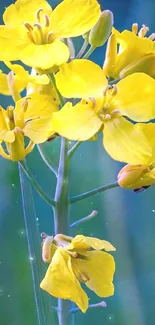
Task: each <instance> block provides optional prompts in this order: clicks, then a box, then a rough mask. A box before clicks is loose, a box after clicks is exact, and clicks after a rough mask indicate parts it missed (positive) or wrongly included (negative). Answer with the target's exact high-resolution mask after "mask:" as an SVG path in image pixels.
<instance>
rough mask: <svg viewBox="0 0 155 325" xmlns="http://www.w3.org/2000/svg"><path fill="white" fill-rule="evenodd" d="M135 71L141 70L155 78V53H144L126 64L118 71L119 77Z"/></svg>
mask: <svg viewBox="0 0 155 325" xmlns="http://www.w3.org/2000/svg"><path fill="white" fill-rule="evenodd" d="M135 72H143V73H146V74H148V75H149V76H151V77H153V78H155V54H153V53H150V54H146V55H144V56H143V57H142V58H141V59H140V60H138V61H134V62H132V63H131V64H129V65H127V66H126V67H125V68H124V69H123V70H122V71H121V72H120V77H121V78H124V77H126V76H128V75H130V74H132V73H135Z"/></svg>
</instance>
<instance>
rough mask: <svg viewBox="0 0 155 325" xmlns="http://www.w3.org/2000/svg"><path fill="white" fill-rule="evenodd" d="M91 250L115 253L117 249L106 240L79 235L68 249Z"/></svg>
mask: <svg viewBox="0 0 155 325" xmlns="http://www.w3.org/2000/svg"><path fill="white" fill-rule="evenodd" d="M90 248H93V249H96V250H101V249H105V250H106V251H115V250H116V249H115V247H114V246H113V245H111V244H110V243H109V242H108V241H106V240H101V239H98V238H94V237H85V236H83V235H77V236H75V237H74V238H73V240H72V242H71V244H70V245H69V247H67V249H68V250H69V249H75V250H88V249H90Z"/></svg>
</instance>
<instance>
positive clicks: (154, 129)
mask: <svg viewBox="0 0 155 325" xmlns="http://www.w3.org/2000/svg"><path fill="white" fill-rule="evenodd" d="M135 127H136V128H138V129H139V130H141V131H142V132H143V133H144V134H145V136H146V138H147V140H148V142H149V143H150V146H151V149H152V155H151V157H150V161H149V163H151V162H153V161H155V124H154V123H148V124H145V123H137V124H136V126H135Z"/></svg>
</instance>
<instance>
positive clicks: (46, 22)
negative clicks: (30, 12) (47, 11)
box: [44, 15, 50, 27]
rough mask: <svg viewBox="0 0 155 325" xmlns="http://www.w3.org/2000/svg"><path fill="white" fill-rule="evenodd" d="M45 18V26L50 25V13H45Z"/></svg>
mask: <svg viewBox="0 0 155 325" xmlns="http://www.w3.org/2000/svg"><path fill="white" fill-rule="evenodd" d="M44 18H45V27H49V26H50V19H49V17H48V15H44Z"/></svg>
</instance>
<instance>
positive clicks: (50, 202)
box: [19, 160, 55, 207]
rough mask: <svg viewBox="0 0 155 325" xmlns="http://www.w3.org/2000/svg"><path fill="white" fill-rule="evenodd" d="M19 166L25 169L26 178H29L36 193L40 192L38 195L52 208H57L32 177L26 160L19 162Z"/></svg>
mask: <svg viewBox="0 0 155 325" xmlns="http://www.w3.org/2000/svg"><path fill="white" fill-rule="evenodd" d="M19 165H21V167H22V168H23V170H24V172H25V174H26V176H27V177H28V179H29V181H30V183H31V184H32V185H33V187H34V188H35V189H36V191H37V192H38V194H39V195H40V196H41V197H42V198H43V199H44V200H45V201H46V202H47V203H48V204H49V205H50V206H52V207H54V206H55V201H54V200H52V199H51V198H50V197H49V196H48V195H46V194H45V193H44V191H43V189H42V188H41V186H40V185H39V184H38V183H37V181H36V180H35V178H34V176H33V175H32V173H31V171H30V170H29V168H28V166H27V164H26V162H25V161H24V160H22V161H20V162H19Z"/></svg>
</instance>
